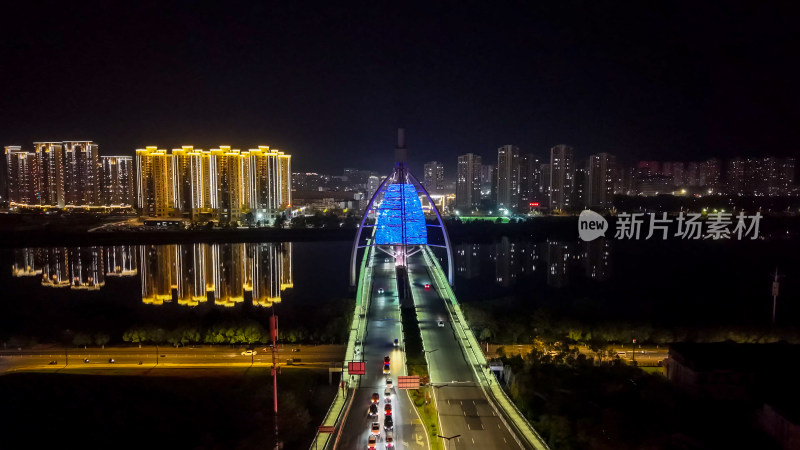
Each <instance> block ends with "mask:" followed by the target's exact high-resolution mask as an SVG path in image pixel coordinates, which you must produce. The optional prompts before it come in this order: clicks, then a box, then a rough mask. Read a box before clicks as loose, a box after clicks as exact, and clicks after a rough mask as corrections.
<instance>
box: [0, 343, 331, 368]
mask: <svg viewBox="0 0 800 450" xmlns="http://www.w3.org/2000/svg"><path fill="white" fill-rule="evenodd" d="M264 348H265V347H263V346H262V347H256V352H257V354H256V355H255V356H253V357H252V358H251V357H250V356H242V354H241V353H242V351H244V347H230V346H221V345H220V346H211V345H206V346H194V347H178V348H175V347H170V346H167V347H162V346H159V347H158V349H156V347H155V346H142V348H138V347H108V346H106V348H105V349H101V348H97V347H88V348H86V349H83V348H66V349H65V348H55V347H54V348H48V349H39V350H8V349H6V350H4V351H0V371H20V370H42V369H45V370H51V369H52V370H60V369H64V368H67V369H85V368H92V369H101V368H113V369H124V368H129V369H136V368H144V367H147V368H149V367H153V366H156V360H158V366H159V367H165V368H166V367H209V368H212V367H225V366H230V367H247V366H250V365H251V364H252V365H253V366H255V367H271V366H272V353H271V349H270V348H268V347H267V350H269V351H268V352H265V351H264ZM344 350H345V349H344V346H343V345H318V346H313V345H280V346H279V347H278V358H277V361H278V363H279V364H280V365H281V366H284V367H286V364H287V359H294V360H295V361H297V362H293V363H292V365H293V366H297V367H306V368H315V369H324V368H326V367H328V365H329V364H330V363H331V362H340V361H341V360H342V357H343V355H344ZM162 355H163V356H162ZM67 358H68V360H69V364H68V365H67ZM85 359H88V360H89V362H88V363H87V362H84V360H85ZM109 359H113V360H114V362H113V363H110V362H109ZM298 360H299V361H298ZM51 361H55V362H56V363H55V364H50V362H51ZM140 361H141V362H142V364H141V365H140V364H139V362H140Z"/></svg>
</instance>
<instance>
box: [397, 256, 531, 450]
mask: <svg viewBox="0 0 800 450" xmlns="http://www.w3.org/2000/svg"><path fill="white" fill-rule="evenodd" d="M408 267H409V281H410V283H411V290H412V293H413V296H414V304H415V305H416V307H417V317H418V318H419V322H420V323H419V327H420V330H421V332H422V342H423V346H424V348H425V351H426V355H427V358H428V371H429V373H430V377H431V384H432V385H433V386H434V388H433V392H434V398H435V401H436V408H437V411H438V413H439V421H440V429H441V433H442V435H443V436H456V435H460V437H457V438H455V439H450V440H446V441H445V442H444V447H445V449H446V450H458V449H476V448H477V449H481V450H490V449H503V450H507V449H519V448H523V447H521V446H520V444H519V443H518V442H517V440H516V439H515V437H514V435H512V434H511V432H510V431H509V430H508V428H507V427H506V426H505V424H504V423H503V421H502V420H501V419H500V417H498V416H497V413H496V412H495V409H494V407H493V406H492V405H491V404H490V403H489V400H488V399H487V397H486V395H485V394H484V392H483V390H482V389H481V387H480V385H479V384H478V382H477V380H476V379H475V374H474V372H473V371H472V368H471V367H470V363H469V362H468V361H467V360H466V359H465V357H464V354H463V352H462V350H461V346H460V344H459V342H458V339H459V338H458V337H457V336H456V333H455V330H454V329H453V328H452V326H451V323H450V317H449V315H448V314H447V310H446V309H445V304H444V300H443V299H442V298H441V297H440V296H439V293H438V292H437V290H436V284H435V283H434V282H433V280H432V278H431V275H430V273H429V271H428V268H427V266H426V264H425V260H424V259H423V257H422V255H421V254H417V255H414V256H413V257H412V258H411V259H410V263H409V266H408ZM426 284H428V285H430V287H429V288H425V285H426ZM440 320H441V321H443V325H444V326H443V327H440V326H439V325H438V321H440ZM465 345H466V343H465Z"/></svg>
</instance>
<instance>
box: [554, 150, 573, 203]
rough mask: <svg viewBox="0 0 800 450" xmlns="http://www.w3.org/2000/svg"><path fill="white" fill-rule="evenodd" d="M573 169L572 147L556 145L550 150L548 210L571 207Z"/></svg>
mask: <svg viewBox="0 0 800 450" xmlns="http://www.w3.org/2000/svg"><path fill="white" fill-rule="evenodd" d="M574 175H575V173H574V167H573V162H572V147H569V146H566V145H556V146H555V147H553V148H551V149H550V209H551V210H553V211H555V210H559V211H564V210H568V209H570V208H571V207H572V203H571V200H572V199H573V192H572V190H573V177H574Z"/></svg>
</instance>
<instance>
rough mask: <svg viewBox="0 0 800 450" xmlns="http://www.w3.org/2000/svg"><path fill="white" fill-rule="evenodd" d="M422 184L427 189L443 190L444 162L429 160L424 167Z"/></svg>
mask: <svg viewBox="0 0 800 450" xmlns="http://www.w3.org/2000/svg"><path fill="white" fill-rule="evenodd" d="M422 180H423V181H422V185H423V186H425V190H427V191H428V192H431V191H441V190H443V189H444V164H442V163H440V162H438V161H428V162H426V163H425V165H424V166H423V169H422Z"/></svg>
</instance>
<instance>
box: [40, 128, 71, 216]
mask: <svg viewBox="0 0 800 450" xmlns="http://www.w3.org/2000/svg"><path fill="white" fill-rule="evenodd" d="M33 146H34V152H35V153H36V162H37V166H38V172H39V173H38V177H37V178H38V187H37V189H38V190H39V192H40V193H41V196H40V204H41V205H46V206H53V207H56V208H63V207H64V206H66V204H67V200H66V197H65V195H64V146H63V144H62V143H61V142H34V143H33Z"/></svg>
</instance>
